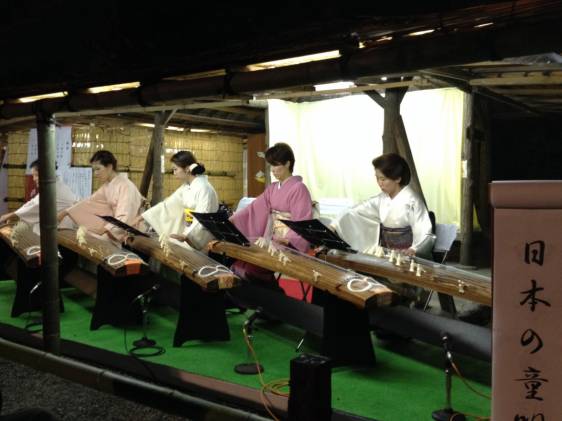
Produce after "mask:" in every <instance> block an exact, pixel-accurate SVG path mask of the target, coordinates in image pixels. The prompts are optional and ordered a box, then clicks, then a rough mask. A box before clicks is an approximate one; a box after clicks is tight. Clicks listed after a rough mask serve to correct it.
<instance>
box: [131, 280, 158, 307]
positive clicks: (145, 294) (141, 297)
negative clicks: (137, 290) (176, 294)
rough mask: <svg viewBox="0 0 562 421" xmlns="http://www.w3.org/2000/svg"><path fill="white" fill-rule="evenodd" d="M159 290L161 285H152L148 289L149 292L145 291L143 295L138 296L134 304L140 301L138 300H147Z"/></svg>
mask: <svg viewBox="0 0 562 421" xmlns="http://www.w3.org/2000/svg"><path fill="white" fill-rule="evenodd" d="M159 289H160V284H154V285H152V286H151V287H150V288H149V289H147V290H146V291H144V292H143V293H141V294H139V295H137V296H136V297H135V299H134V300H133V303H134V302H136V301H138V300H141V299H143V298H146V297H147V296H148V295H150V294H152V293H153V292H156V291H158V290H159Z"/></svg>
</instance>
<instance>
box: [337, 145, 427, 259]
mask: <svg viewBox="0 0 562 421" xmlns="http://www.w3.org/2000/svg"><path fill="white" fill-rule="evenodd" d="M373 166H374V167H375V175H376V179H377V183H378V185H379V187H380V189H381V193H379V194H378V195H377V196H374V197H372V198H370V199H368V200H366V201H364V202H362V203H359V204H358V205H356V206H355V207H353V208H352V209H350V210H349V211H348V212H347V213H344V214H343V215H340V216H339V217H338V218H337V219H336V220H335V221H334V222H333V223H332V227H333V228H334V229H335V231H336V232H337V233H338V234H339V235H340V237H342V238H343V239H344V240H345V241H347V242H348V243H349V245H351V247H352V248H354V249H355V250H358V251H360V252H363V253H371V254H372V253H374V250H375V248H376V246H377V245H381V246H383V247H388V248H393V249H402V250H404V253H405V254H407V255H410V256H413V255H418V256H419V255H422V257H423V255H426V254H428V253H429V252H430V251H431V248H432V245H433V239H434V237H433V235H432V232H431V229H432V226H431V220H430V219H429V214H428V211H427V208H426V206H425V204H424V203H423V201H422V200H421V198H420V197H419V196H418V195H417V194H416V193H415V192H414V191H413V190H412V188H411V187H410V186H408V183H409V182H410V168H409V167H408V164H407V163H406V161H405V160H404V159H403V158H402V157H401V156H400V155H398V154H395V153H389V154H384V155H381V156H379V157H378V158H375V159H374V160H373Z"/></svg>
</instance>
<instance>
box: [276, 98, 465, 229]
mask: <svg viewBox="0 0 562 421" xmlns="http://www.w3.org/2000/svg"><path fill="white" fill-rule="evenodd" d="M463 95H464V94H463V93H462V92H461V91H458V90H456V89H438V90H427V91H416V92H409V93H407V94H406V96H405V98H404V100H403V101H402V106H401V114H402V117H403V120H404V125H405V126H406V132H407V134H408V139H409V141H410V146H411V149H412V154H413V156H414V160H415V162H416V167H417V170H418V175H419V177H420V182H421V184H422V188H423V190H424V194H425V196H426V200H427V202H428V206H429V209H430V210H433V211H434V212H435V214H436V216H437V220H438V222H439V223H453V224H457V225H459V220H460V175H461V174H460V152H461V138H462V119H463V116H462V113H463V100H464V96H463ZM268 116H269V120H268V127H269V136H268V137H269V144H270V145H272V144H274V143H276V142H286V143H288V144H290V145H291V147H292V148H293V150H294V152H295V160H296V163H295V172H294V173H295V174H298V175H301V176H302V177H303V179H304V182H305V183H306V185H307V186H308V187H309V189H310V192H311V193H312V197H313V199H314V200H325V199H328V200H331V201H333V200H334V199H335V200H338V199H340V200H342V201H344V202H345V201H346V200H349V201H350V202H351V203H357V202H359V201H361V200H364V199H366V198H368V197H371V196H373V195H375V194H377V193H379V191H380V190H379V188H378V186H377V184H376V182H375V178H374V170H373V166H372V164H371V161H372V160H373V158H375V157H376V156H378V155H380V154H381V153H382V132H383V110H382V108H381V107H380V106H379V105H377V104H376V103H375V102H374V101H373V100H372V99H370V98H369V97H368V96H366V95H353V96H347V97H344V98H338V99H331V100H326V101H316V102H306V103H298V104H297V103H290V102H285V101H281V100H271V101H269V110H268Z"/></svg>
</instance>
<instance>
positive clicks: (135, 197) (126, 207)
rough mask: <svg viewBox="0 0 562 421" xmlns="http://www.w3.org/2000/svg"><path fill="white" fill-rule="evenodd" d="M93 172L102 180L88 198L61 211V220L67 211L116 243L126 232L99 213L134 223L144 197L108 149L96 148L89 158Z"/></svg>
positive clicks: (90, 229) (84, 224)
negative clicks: (119, 168)
mask: <svg viewBox="0 0 562 421" xmlns="http://www.w3.org/2000/svg"><path fill="white" fill-rule="evenodd" d="M90 163H91V164H92V169H93V170H94V176H95V177H97V178H98V179H99V180H100V181H101V182H102V183H103V184H102V186H101V187H100V188H99V189H98V190H97V191H96V192H94V194H92V195H91V196H90V197H89V198H87V199H84V200H82V201H81V202H78V203H77V204H76V205H74V206H71V207H70V208H68V209H66V210H64V211H62V212H60V213H59V220H61V219H62V218H64V216H66V215H68V216H70V218H71V219H72V220H74V222H76V224H78V225H81V226H85V227H86V228H87V229H88V231H90V232H91V233H94V234H97V235H100V236H102V237H103V238H106V239H109V240H111V241H113V242H116V243H122V242H123V241H124V240H125V237H126V232H125V231H124V230H122V229H120V228H118V227H116V226H115V225H113V224H110V223H106V222H105V221H104V220H103V219H101V218H100V217H98V216H97V215H104V216H105V215H109V216H113V217H114V218H116V219H118V220H120V221H122V222H125V223H126V224H129V225H132V224H134V223H135V220H136V218H137V216H138V215H139V211H140V208H141V204H142V201H143V197H142V196H141V194H140V192H139V191H138V189H137V187H136V186H135V185H134V184H133V182H132V181H131V180H129V179H128V177H127V174H121V173H118V172H117V160H116V159H115V156H114V155H113V154H112V153H111V152H109V151H103V150H102V151H97V152H96V153H94V155H93V156H92V158H90Z"/></svg>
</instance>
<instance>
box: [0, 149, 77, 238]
mask: <svg viewBox="0 0 562 421" xmlns="http://www.w3.org/2000/svg"><path fill="white" fill-rule="evenodd" d="M30 168H31V176H32V177H33V181H34V182H35V185H36V186H37V188H39V160H38V159H37V160H35V161H33V162H32V163H31V165H30ZM56 191H57V194H56V206H57V212H59V211H62V210H63V209H66V208H68V207H70V206H72V205H73V204H74V203H76V202H77V201H78V197H77V196H76V195H75V194H74V193H73V192H72V190H70V187H68V186H67V185H66V184H65V183H64V182H63V181H62V180H61V179H60V178H59V177H57V181H56ZM10 219H19V220H20V221H23V222H25V223H27V224H29V225H31V227H32V229H33V232H34V233H36V234H39V194H37V195H36V196H34V197H33V198H32V199H31V200H29V201H27V202H26V203H24V204H23V206H21V207H20V208H19V209H16V210H15V211H13V212H10V213H6V214H4V215H2V216H0V224H1V223H4V222H6V221H8V220H10ZM73 225H74V224H73V223H72V221H71V220H70V218H65V219H64V220H63V221H61V223H60V224H59V227H61V228H72V227H73Z"/></svg>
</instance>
